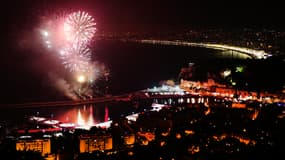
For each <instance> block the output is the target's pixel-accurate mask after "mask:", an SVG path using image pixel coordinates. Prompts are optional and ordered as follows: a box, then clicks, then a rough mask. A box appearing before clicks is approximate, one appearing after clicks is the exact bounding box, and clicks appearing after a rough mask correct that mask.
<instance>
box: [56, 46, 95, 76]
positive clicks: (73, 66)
mask: <svg viewBox="0 0 285 160" xmlns="http://www.w3.org/2000/svg"><path fill="white" fill-rule="evenodd" d="M60 56H61V59H62V60H63V62H62V64H63V65H64V66H65V68H68V69H69V70H70V71H71V72H87V71H88V70H89V67H90V65H89V63H90V60H91V51H90V49H89V48H88V47H86V46H83V45H82V46H80V47H68V48H66V49H64V50H61V51H60Z"/></svg>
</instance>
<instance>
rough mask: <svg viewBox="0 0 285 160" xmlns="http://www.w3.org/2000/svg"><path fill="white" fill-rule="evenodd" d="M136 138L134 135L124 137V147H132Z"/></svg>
mask: <svg viewBox="0 0 285 160" xmlns="http://www.w3.org/2000/svg"><path fill="white" fill-rule="evenodd" d="M135 140H136V137H135V134H128V135H125V136H124V143H125V145H130V146H131V145H133V144H134V143H135Z"/></svg>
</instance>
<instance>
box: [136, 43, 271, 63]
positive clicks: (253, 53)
mask: <svg viewBox="0 0 285 160" xmlns="http://www.w3.org/2000/svg"><path fill="white" fill-rule="evenodd" d="M134 42H139V43H148V44H161V45H176V46H193V47H204V48H210V49H216V50H233V51H237V52H240V53H244V54H247V55H249V56H250V57H251V58H254V59H266V58H268V57H270V56H272V55H271V54H269V53H266V52H264V51H263V50H254V49H250V48H244V47H237V46H230V45H225V44H214V43H195V42H187V41H180V40H175V41H171V40H152V39H142V40H134Z"/></svg>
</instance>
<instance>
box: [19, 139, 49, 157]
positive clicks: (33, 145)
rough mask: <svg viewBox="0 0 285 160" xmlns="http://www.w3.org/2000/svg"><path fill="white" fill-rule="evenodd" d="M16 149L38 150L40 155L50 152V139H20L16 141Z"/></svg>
mask: <svg viewBox="0 0 285 160" xmlns="http://www.w3.org/2000/svg"><path fill="white" fill-rule="evenodd" d="M16 150H17V151H39V152H40V153H41V154H42V156H44V155H47V154H50V153H51V142H50V139H20V140H18V141H16Z"/></svg>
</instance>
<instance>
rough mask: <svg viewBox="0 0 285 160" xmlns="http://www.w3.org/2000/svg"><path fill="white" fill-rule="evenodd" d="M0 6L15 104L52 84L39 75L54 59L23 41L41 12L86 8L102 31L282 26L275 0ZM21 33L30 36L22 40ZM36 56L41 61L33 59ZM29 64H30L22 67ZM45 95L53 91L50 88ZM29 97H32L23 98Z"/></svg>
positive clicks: (48, 0) (2, 71) (35, 1)
mask: <svg viewBox="0 0 285 160" xmlns="http://www.w3.org/2000/svg"><path fill="white" fill-rule="evenodd" d="M0 7H1V11H0V12H1V25H0V29H1V30H0V40H1V41H0V42H1V43H0V44H1V51H0V65H1V66H0V75H1V81H0V82H1V83H0V84H1V93H0V95H1V97H0V101H1V102H6V103H7V102H8V103H13V102H14V99H17V97H18V96H20V95H23V94H25V92H26V91H25V90H27V88H28V89H30V88H32V91H29V94H30V95H31V96H30V97H33V96H35V95H38V94H39V93H42V90H43V88H45V87H47V88H49V86H45V85H46V82H41V81H42V78H40V77H43V76H44V75H46V74H47V73H46V70H45V68H46V67H47V65H49V64H43V63H42V62H43V61H42V60H46V59H49V58H51V57H48V56H43V55H39V54H36V53H34V52H37V51H34V50H32V49H30V48H29V47H27V46H26V45H25V42H26V41H29V39H28V38H31V39H32V36H33V35H32V34H31V35H29V33H30V31H32V30H33V29H34V26H35V25H37V23H38V21H39V19H38V18H39V16H40V15H48V14H49V13H53V12H54V11H59V12H60V11H62V10H63V11H64V10H78V9H82V10H86V11H87V12H90V14H92V15H93V16H94V18H95V19H96V22H97V24H98V25H97V28H98V30H99V32H103V31H106V32H127V31H136V32H150V31H151V30H153V29H157V28H162V29H164V28H169V27H172V28H179V27H185V26H198V27H199V26H201V27H203V28H207V27H209V26H218V27H227V28H229V27H240V26H259V27H262V26H264V27H273V28H278V29H280V28H281V29H283V28H282V27H284V25H283V20H284V18H283V17H282V12H283V8H282V7H283V5H281V2H280V1H279V2H278V1H277V0H271V1H268V0H266V1H257V0H253V1H249V0H239V1H238V0H234V1H226V2H225V1H220V0H216V1H213V0H178V1H176V0H175V1H174V0H156V1H154V0H146V1H135V0H130V1H121V0H113V1H110V0H106V1H102V0H100V1H99V0H98V1H97V0H80V1H79V0H78V1H72V0H60V1H59V0H57V1H55V0H54V1H53V0H18V1H16V0H7V1H1V5H0ZM23 35H25V37H27V39H25V40H22V39H21V37H22V36H23ZM35 43H37V42H35ZM35 56H37V57H35ZM35 58H38V59H39V60H38V61H37V62H35V61H34V59H35ZM46 62H48V60H47V61H46ZM25 66H29V67H26V69H24V68H25ZM59 72H60V71H59ZM37 85H40V86H41V88H38V87H37ZM43 86H44V87H43ZM45 94H46V95H45V96H48V95H49V94H51V95H53V94H55V93H54V91H53V92H51V93H49V92H48V91H47V92H46V93H45ZM59 99H60V97H59ZM29 100H33V99H32V98H31V99H29V98H26V99H25V101H29Z"/></svg>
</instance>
